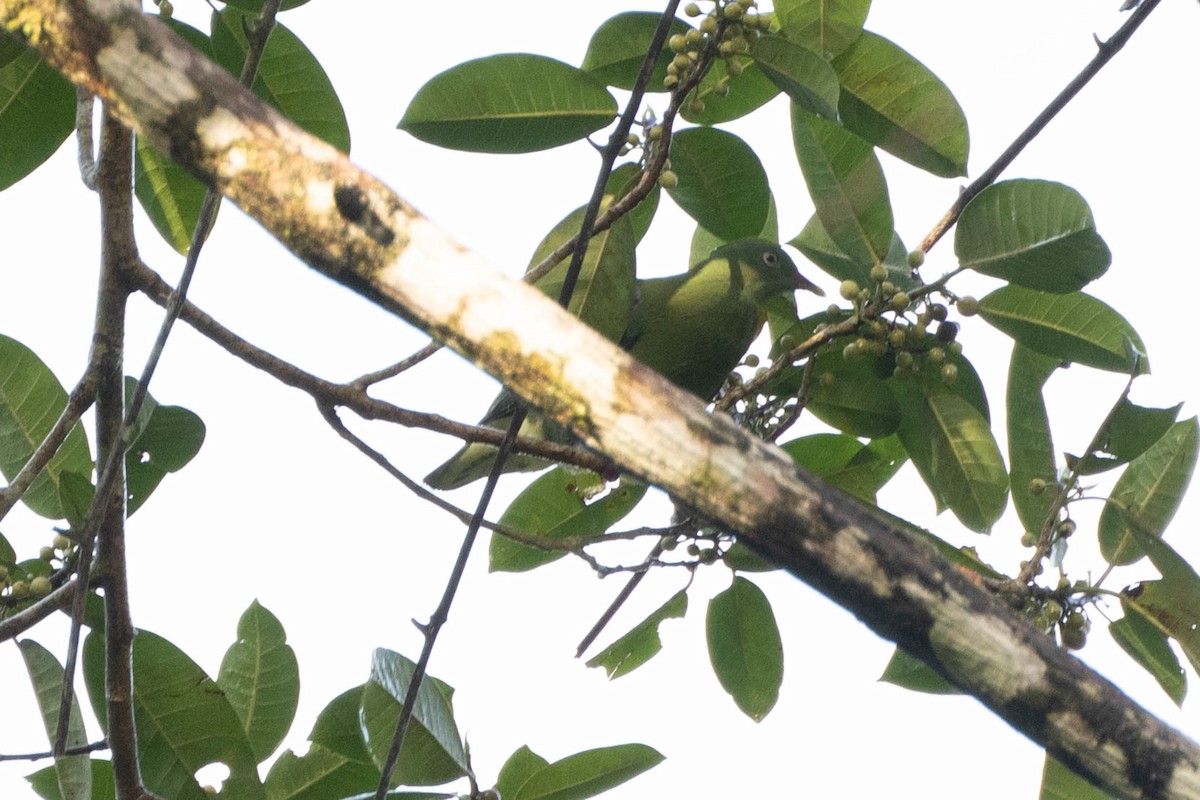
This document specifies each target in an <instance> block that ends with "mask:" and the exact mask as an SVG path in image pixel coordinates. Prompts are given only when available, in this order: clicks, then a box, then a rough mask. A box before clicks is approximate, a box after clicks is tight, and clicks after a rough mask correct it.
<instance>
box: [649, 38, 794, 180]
mask: <svg viewBox="0 0 1200 800" xmlns="http://www.w3.org/2000/svg"><path fill="white" fill-rule="evenodd" d="M730 62H732V63H736V64H737V65H738V69H740V70H741V72H739V73H738V74H737V75H733V74H731V73H730V72H729V66H728V64H729V63H730ZM730 62H726V61H725V59H718V60H717V61H716V62H714V63H713V65H712V66H711V67H709V69H708V72H706V73H705V74H704V77H703V78H701V79H700V85H698V86H697V87H696V88H695V89H693V90H692V93H691V94H690V95H688V100H687V101H686V102H685V103H684V105H683V108H682V111H681V115H682V116H683V118H684V119H686V120H687V121H688V122H692V123H695V124H696V125H718V124H720V123H722V122H729V121H730V120H735V119H739V118H741V117H744V116H746V115H747V114H749V113H750V112H751V111H754V110H755V109H757V108H761V107H762V106H764V105H766V104H767V103H769V102H770V101H771V100H772V99H773V98H774V97H775V96H776V95H778V94H779V87H778V86H776V85H775V84H774V83H773V82H772V81H771V79H770V78H768V77H767V76H766V75H764V74H763V72H762V71H761V70H760V69H759V68H758V67H757V66H756V65H755V63H754V62H753V61H751V60H750V58H749V57H748V56H732V57H731V58H730ZM723 86H724V87H726V88H722V87H723ZM696 100H699V101H700V102H701V104H702V105H701V106H699V107H697V106H695V105H693V103H694V102H695V101H696ZM672 155H674V151H673V150H672ZM673 162H674V159H672V163H673Z"/></svg>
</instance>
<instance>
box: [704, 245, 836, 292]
mask: <svg viewBox="0 0 1200 800" xmlns="http://www.w3.org/2000/svg"><path fill="white" fill-rule="evenodd" d="M713 256H714V257H724V258H728V259H729V260H730V262H731V263H736V264H738V265H740V267H741V272H742V275H743V276H744V277H745V287H746V290H747V291H749V292H750V293H751V294H752V295H753V296H754V298H755V300H756V301H757V302H762V301H764V300H766V299H767V298H768V297H772V296H774V295H777V294H783V293H785V292H794V291H795V290H797V289H804V290H806V291H809V292H812V293H814V294H817V295H820V296H824V295H825V292H824V291H822V289H821V287H820V286H817V285H816V284H815V283H813V282H812V281H810V280H808V278H805V277H804V276H803V275H801V274H800V270H798V269H796V263H795V262H794V261H792V259H791V257H790V256H789V255H788V254H787V253H785V252H784V251H783V248H781V247H780V246H779V245H777V244H775V243H774V242H769V241H767V240H766V239H742V240H741V241H737V242H733V243H732V244H727V245H725V246H723V247H719V248H717V249H716V250H714V251H713Z"/></svg>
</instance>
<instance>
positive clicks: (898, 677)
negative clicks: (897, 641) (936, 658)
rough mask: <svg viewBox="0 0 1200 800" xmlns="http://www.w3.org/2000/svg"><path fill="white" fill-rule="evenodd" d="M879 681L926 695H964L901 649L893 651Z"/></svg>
mask: <svg viewBox="0 0 1200 800" xmlns="http://www.w3.org/2000/svg"><path fill="white" fill-rule="evenodd" d="M879 680H881V681H883V682H884V683H891V684H894V685H896V686H899V687H900V688H902V689H909V690H911V691H914V692H924V693H925V694H962V692H961V691H960V690H959V689H957V688H955V687H954V685H953V684H951V683H950V682H949V681H947V680H946V679H945V678H943V677H942V676H941V675H939V674H938V673H936V672H934V670H933V667H930V666H929V665H928V664H926V663H925V662H924V661H921V660H920V659H918V658H913V657H912V656H910V655H909V654H908V653H906V652H904V651H903V650H901V649H900V648H899V647H897V648H896V649H895V650H893V651H892V658H891V660H889V661H888V664H887V666H886V667H885V668H884V670H883V674H882V675H880V676H879Z"/></svg>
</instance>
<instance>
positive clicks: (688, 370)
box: [425, 239, 821, 489]
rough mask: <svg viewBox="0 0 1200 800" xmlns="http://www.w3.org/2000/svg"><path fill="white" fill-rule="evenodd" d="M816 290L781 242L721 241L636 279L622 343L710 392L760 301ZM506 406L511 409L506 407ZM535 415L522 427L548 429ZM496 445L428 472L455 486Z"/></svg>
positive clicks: (738, 353)
mask: <svg viewBox="0 0 1200 800" xmlns="http://www.w3.org/2000/svg"><path fill="white" fill-rule="evenodd" d="M800 288H804V289H809V290H811V291H815V292H817V293H818V294H820V293H821V290H820V289H818V288H817V287H816V286H814V285H813V284H811V283H809V282H808V281H807V280H805V279H804V278H803V277H802V276H801V275H800V273H799V272H798V271H797V270H796V265H795V264H794V263H792V260H791V259H790V258H789V257H788V256H787V254H786V253H784V252H783V250H781V249H780V248H779V246H778V245H776V244H773V243H771V242H767V241H765V240H761V239H746V240H742V241H739V242H734V243H733V244H728V245H725V246H724V247H720V248H717V249H716V250H714V251H713V253H712V255H711V256H710V257H709V258H707V259H705V260H704V261H702V262H701V263H699V264H697V265H696V266H694V267H692V268H691V269H689V270H688V271H687V272H685V273H683V274H681V275H672V276H670V277H667V278H651V279H647V280H641V281H638V298H637V300H636V301H635V305H634V308H633V311H632V313H631V314H630V319H629V324H628V326H627V328H626V330H625V334H624V335H623V336H622V338H621V346H622V347H624V348H626V349H627V350H629V352H630V354H631V355H633V356H634V357H635V358H637V359H638V360H639V361H641V362H642V363H643V364H645V365H646V366H648V367H651V368H653V369H654V370H656V371H658V372H660V373H661V374H662V375H663V376H664V377H666V378H667V379H669V380H670V381H671V382H672V383H674V384H675V385H677V386H679V387H680V388H683V389H686V390H688V391H690V392H692V393H693V394H696V395H698V396H699V397H701V398H702V399H704V400H711V399H712V398H713V396H715V395H716V393H717V392H718V391H719V390H720V388H721V386H722V384H724V382H725V378H726V377H727V376H728V375H729V373H730V372H731V371H732V370H733V368H734V367H736V366H737V364H738V362H739V361H740V360H741V358H742V356H743V355H744V354H745V353H746V350H747V349H749V347H750V345H751V343H753V341H754V339H755V337H756V336H757V335H758V331H759V329H760V328H761V325H762V323H761V320H762V311H761V306H762V304H763V303H764V302H765V301H766V300H768V299H769V298H771V297H774V296H776V295H783V294H789V293H791V292H794V291H795V290H796V289H800ZM506 395H507V396H508V397H509V398H510V399H511V398H512V395H511V393H509V392H508V391H507V390H505V392H504V393H502V395H501V397H500V398H497V402H495V403H493V404H492V408H491V409H489V413H488V415H487V416H485V418H484V424H488V425H494V426H495V427H505V426H506V425H507V423H506V422H505V419H506V417H507V416H508V414H507V413H505V412H506V411H507V408H508V407H510V403H508V402H506V401H505V400H504V397H505V396H506ZM509 413H511V412H509ZM547 427H549V426H545V425H543V424H542V423H541V422H540V417H537V416H536V415H531V419H530V420H529V421H527V422H526V424H525V426H524V427H523V428H522V431H521V432H522V434H531V435H545V434H546V433H547V432H548V431H545V430H541V428H547ZM495 452H496V451H495V448H494V447H491V446H489V445H480V444H468V445H467V446H465V447H464V448H463V449H462V450H460V451H459V452H458V453H457V454H455V455H454V456H453V457H452V458H451V459H450V460H449V461H447V462H446V463H445V464H443V465H442V466H440V467H438V468H437V469H436V470H434V471H433V472H431V473H430V474H429V475H428V476H426V478H425V482H426V483H427V484H429V485H430V486H432V487H434V488H437V489H453V488H457V487H459V486H465V485H466V484H468V483H470V482H472V481H474V480H477V479H479V478H482V477H485V476H486V475H487V473H488V472H489V471H490V469H491V464H492V461H493V460H494V458H495ZM545 465H546V462H545V461H544V460H542V459H536V458H531V457H529V456H519V455H518V456H514V457H512V458H510V460H509V462H507V463H506V464H505V470H506V471H524V470H530V469H539V468H541V467H544V466H545Z"/></svg>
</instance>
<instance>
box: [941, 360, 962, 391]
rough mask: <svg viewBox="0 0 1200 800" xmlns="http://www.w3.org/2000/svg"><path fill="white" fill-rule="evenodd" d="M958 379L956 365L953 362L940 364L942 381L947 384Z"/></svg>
mask: <svg viewBox="0 0 1200 800" xmlns="http://www.w3.org/2000/svg"><path fill="white" fill-rule="evenodd" d="M957 380H958V367H956V366H954V365H953V364H943V365H942V383H944V384H946V385H947V386H949V385H950V384H952V383H954V382H955V381H957Z"/></svg>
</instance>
